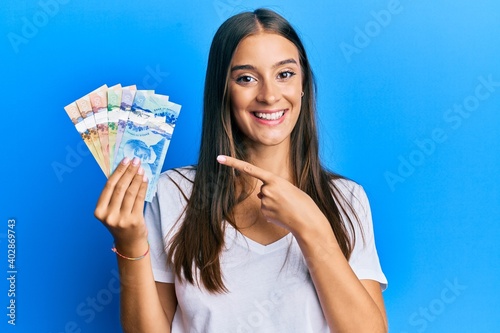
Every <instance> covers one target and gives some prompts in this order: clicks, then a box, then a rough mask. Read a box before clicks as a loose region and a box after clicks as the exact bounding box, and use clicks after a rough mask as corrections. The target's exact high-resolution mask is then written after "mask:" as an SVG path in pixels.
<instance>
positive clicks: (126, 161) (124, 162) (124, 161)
mask: <svg viewBox="0 0 500 333" xmlns="http://www.w3.org/2000/svg"><path fill="white" fill-rule="evenodd" d="M129 163H130V158H128V157H125V158H124V159H123V160H122V164H123V165H127V164H129Z"/></svg>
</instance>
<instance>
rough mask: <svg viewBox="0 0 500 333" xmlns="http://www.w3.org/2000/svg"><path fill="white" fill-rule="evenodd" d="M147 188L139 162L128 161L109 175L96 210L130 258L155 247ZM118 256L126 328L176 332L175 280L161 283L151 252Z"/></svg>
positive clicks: (122, 311) (129, 330)
mask: <svg viewBox="0 0 500 333" xmlns="http://www.w3.org/2000/svg"><path fill="white" fill-rule="evenodd" d="M146 189H147V180H146V179H145V178H144V170H143V169H142V168H141V167H140V162H139V160H138V159H134V160H133V161H130V160H128V159H124V160H123V161H122V162H121V163H120V164H119V165H118V167H117V168H116V170H115V171H114V172H113V174H112V175H111V177H110V178H109V179H108V181H107V183H106V185H105V187H104V189H103V191H102V193H101V196H100V197H99V200H98V202H97V206H96V209H95V212H94V214H95V216H96V218H97V219H99V220H100V221H101V222H102V223H103V224H104V226H105V227H106V228H107V229H108V230H109V231H110V232H111V234H112V235H113V237H114V240H115V246H116V250H117V251H118V252H119V253H120V254H122V255H123V256H126V257H130V258H137V257H140V256H142V255H143V254H144V253H146V252H147V251H148V248H149V245H148V241H147V230H146V226H145V223H144V216H143V209H144V199H145V196H146ZM117 257H118V268H119V272H120V281H121V292H120V296H121V300H120V301H121V305H120V306H121V322H122V326H123V330H124V332H130V333H132V332H133V333H140V332H145V333H146V332H147V333H154V332H170V327H171V324H172V319H173V313H174V311H175V304H176V303H177V300H176V298H175V293H174V292H173V284H171V285H170V286H168V285H167V286H160V287H158V286H157V284H156V283H155V281H154V278H153V272H152V268H151V259H150V256H149V251H148V254H147V255H146V256H145V257H144V258H142V259H140V260H128V259H125V258H123V257H121V256H117ZM160 297H162V298H163V297H165V300H161V299H160ZM162 302H163V306H162ZM172 309H173V310H172Z"/></svg>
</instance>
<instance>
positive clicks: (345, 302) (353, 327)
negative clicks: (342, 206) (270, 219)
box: [294, 214, 388, 333]
mask: <svg viewBox="0 0 500 333" xmlns="http://www.w3.org/2000/svg"><path fill="white" fill-rule="evenodd" d="M321 215H323V214H321ZM317 218H318V219H321V216H319V214H318V217H317ZM323 219H324V221H323V225H324V227H318V225H319V224H320V223H314V225H316V227H312V228H310V229H309V230H307V228H304V229H303V230H297V231H295V232H294V235H295V238H296V239H297V242H298V244H299V246H300V248H301V250H302V253H303V255H304V257H305V258H306V261H307V265H308V267H309V272H310V273H311V278H312V280H313V283H314V286H315V288H316V291H317V293H318V297H319V300H320V303H321V307H322V309H323V313H324V315H325V317H326V319H327V321H328V325H329V327H330V328H331V329H332V331H334V332H371V333H378V332H387V330H388V328H387V317H386V313H385V307H384V302H383V298H382V291H381V288H380V283H378V282H377V281H373V280H359V279H358V278H357V276H356V275H355V274H354V272H353V270H352V269H351V266H350V265H349V263H348V262H347V260H346V259H345V257H344V255H343V253H342V251H341V249H340V247H339V246H338V243H337V240H336V239H335V236H334V234H333V232H332V230H331V227H330V225H329V224H328V221H326V218H325V217H324V216H323Z"/></svg>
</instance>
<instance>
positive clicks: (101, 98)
mask: <svg viewBox="0 0 500 333" xmlns="http://www.w3.org/2000/svg"><path fill="white" fill-rule="evenodd" d="M89 99H90V105H91V106H92V112H93V113H94V119H95V123H96V127H97V134H98V135H99V141H100V143H101V150H102V156H103V163H104V167H105V168H106V170H111V167H110V165H109V140H108V86H107V85H103V86H101V87H99V88H98V89H96V90H94V91H93V92H91V93H90V94H89ZM107 175H109V172H108V174H107Z"/></svg>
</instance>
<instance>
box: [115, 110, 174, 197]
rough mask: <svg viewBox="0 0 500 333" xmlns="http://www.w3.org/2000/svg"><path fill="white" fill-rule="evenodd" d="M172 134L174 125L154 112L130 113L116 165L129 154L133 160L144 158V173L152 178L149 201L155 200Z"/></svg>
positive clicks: (150, 179)
mask: <svg viewBox="0 0 500 333" xmlns="http://www.w3.org/2000/svg"><path fill="white" fill-rule="evenodd" d="M172 134H173V128H172V126H170V125H169V124H167V123H164V122H161V120H160V121H158V120H155V118H154V114H151V113H149V112H142V111H135V112H133V113H131V114H130V115H129V120H128V122H127V126H126V128H125V131H124V133H123V137H122V140H121V143H120V146H119V148H118V151H117V155H116V159H115V164H116V162H117V161H121V160H122V159H123V158H125V157H128V158H130V159H133V158H135V157H137V158H139V159H140V160H141V166H142V168H143V169H144V174H145V176H146V177H147V178H148V190H147V193H146V201H148V202H150V201H151V200H152V199H153V197H154V195H155V193H156V183H157V181H158V176H159V174H160V173H161V168H162V166H163V162H164V160H165V155H166V152H167V149H168V146H169V144H170V139H171V138H172Z"/></svg>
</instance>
